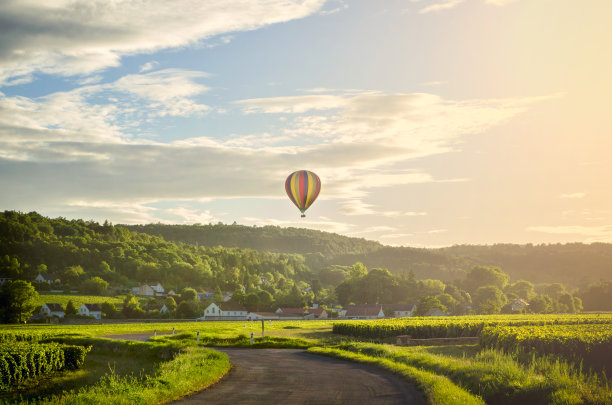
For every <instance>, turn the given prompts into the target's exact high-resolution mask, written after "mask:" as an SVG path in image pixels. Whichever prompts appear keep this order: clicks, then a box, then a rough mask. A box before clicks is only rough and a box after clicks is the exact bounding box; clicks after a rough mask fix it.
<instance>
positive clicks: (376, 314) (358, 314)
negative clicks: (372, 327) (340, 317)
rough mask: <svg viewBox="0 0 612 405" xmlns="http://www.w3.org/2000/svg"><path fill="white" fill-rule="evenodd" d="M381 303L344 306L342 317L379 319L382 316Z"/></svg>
mask: <svg viewBox="0 0 612 405" xmlns="http://www.w3.org/2000/svg"><path fill="white" fill-rule="evenodd" d="M384 317H385V313H384V312H383V308H382V305H350V306H349V307H348V308H346V313H345V314H344V318H348V319H380V318H384Z"/></svg>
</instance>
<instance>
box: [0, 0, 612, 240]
mask: <svg viewBox="0 0 612 405" xmlns="http://www.w3.org/2000/svg"><path fill="white" fill-rule="evenodd" d="M611 17H612V2H610V1H609V0H588V1H576V0H397V1H396V0H380V1H372V0H257V1H252V0H207V1H202V0H175V1H172V2H167V1H151V0H138V1H136V0H112V1H109V0H47V1H45V2H40V1H38V0H5V1H3V2H1V3H0V210H16V211H21V212H30V211H37V212H39V213H40V214H42V215H45V216H49V217H59V216H61V217H65V218H70V219H72V218H82V219H85V220H95V221H98V222H103V221H105V220H108V221H110V222H112V223H113V224H139V223H157V222H160V223H176V224H194V223H200V224H208V223H218V222H222V223H226V224H228V223H233V222H236V223H239V224H244V225H249V226H251V225H255V226H265V225H277V226H282V227H304V228H311V229H319V230H323V231H329V232H335V233H339V234H343V235H348V236H353V237H362V238H366V239H371V240H377V241H380V242H381V243H384V244H388V245H396V246H417V247H420V246H424V247H438V246H449V245H455V244H493V243H566V242H584V243H593V242H612V187H611V186H612V181H611V180H610V178H611V173H612V158H611V154H612V102H610V94H612V75H611V74H610V72H612V53H611V52H610V49H612V43H611V42H612V25H611V24H610V23H609V21H610V18H611ZM302 169H307V170H311V171H313V172H315V173H317V174H318V176H319V177H320V179H321V183H322V187H321V193H320V195H319V197H318V199H317V200H316V201H315V203H314V204H313V205H312V206H311V207H310V208H309V209H308V211H307V212H306V218H300V213H299V211H298V209H297V208H296V207H295V206H293V204H292V203H291V202H290V200H289V198H288V197H287V196H286V194H285V189H284V183H285V179H286V178H287V176H288V175H289V174H290V173H292V172H293V171H296V170H302Z"/></svg>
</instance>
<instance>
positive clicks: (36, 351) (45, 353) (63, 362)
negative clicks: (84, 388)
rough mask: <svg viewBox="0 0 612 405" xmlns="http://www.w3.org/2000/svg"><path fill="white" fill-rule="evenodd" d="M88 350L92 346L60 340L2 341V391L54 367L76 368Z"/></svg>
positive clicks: (45, 372)
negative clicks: (71, 343)
mask: <svg viewBox="0 0 612 405" xmlns="http://www.w3.org/2000/svg"><path fill="white" fill-rule="evenodd" d="M89 350H90V348H89V347H83V346H73V345H62V344H58V343H38V342H31V341H29V342H25V341H24V342H11V343H1V344H0V392H2V391H8V390H10V389H12V388H14V387H15V386H18V385H19V384H21V383H23V382H25V381H26V380H28V379H32V378H37V377H40V376H42V375H44V374H48V373H51V372H53V371H61V370H74V369H77V368H79V367H80V366H81V365H82V364H83V362H84V361H85V355H86V354H87V352H88V351H89Z"/></svg>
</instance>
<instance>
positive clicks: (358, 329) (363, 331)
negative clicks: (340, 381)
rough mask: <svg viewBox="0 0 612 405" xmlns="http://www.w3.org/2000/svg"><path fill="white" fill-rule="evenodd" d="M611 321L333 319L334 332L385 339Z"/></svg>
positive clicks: (609, 320) (611, 319) (610, 319)
mask: <svg viewBox="0 0 612 405" xmlns="http://www.w3.org/2000/svg"><path fill="white" fill-rule="evenodd" d="M598 324H604V325H605V324H607V325H612V314H605V315H600V314H586V315H585V314H582V315H542V316H537V317H534V316H513V315H508V316H504V315H501V316H460V317H452V318H448V317H441V318H432V317H427V318H401V319H381V320H373V321H350V322H336V323H334V326H333V333H336V334H341V335H348V336H353V337H356V338H360V339H387V338H393V337H396V336H400V335H409V336H411V337H412V338H413V339H431V338H455V337H478V336H480V333H481V332H482V331H483V329H484V328H486V327H490V326H541V325H598Z"/></svg>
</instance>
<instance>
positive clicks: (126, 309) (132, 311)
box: [121, 294, 144, 318]
mask: <svg viewBox="0 0 612 405" xmlns="http://www.w3.org/2000/svg"><path fill="white" fill-rule="evenodd" d="M121 313H122V314H123V315H124V316H125V317H126V318H140V317H141V316H142V315H143V314H144V311H143V310H142V308H140V303H139V302H138V299H137V298H136V297H135V296H134V294H128V295H127V296H126V297H125V300H123V309H122V310H121Z"/></svg>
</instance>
